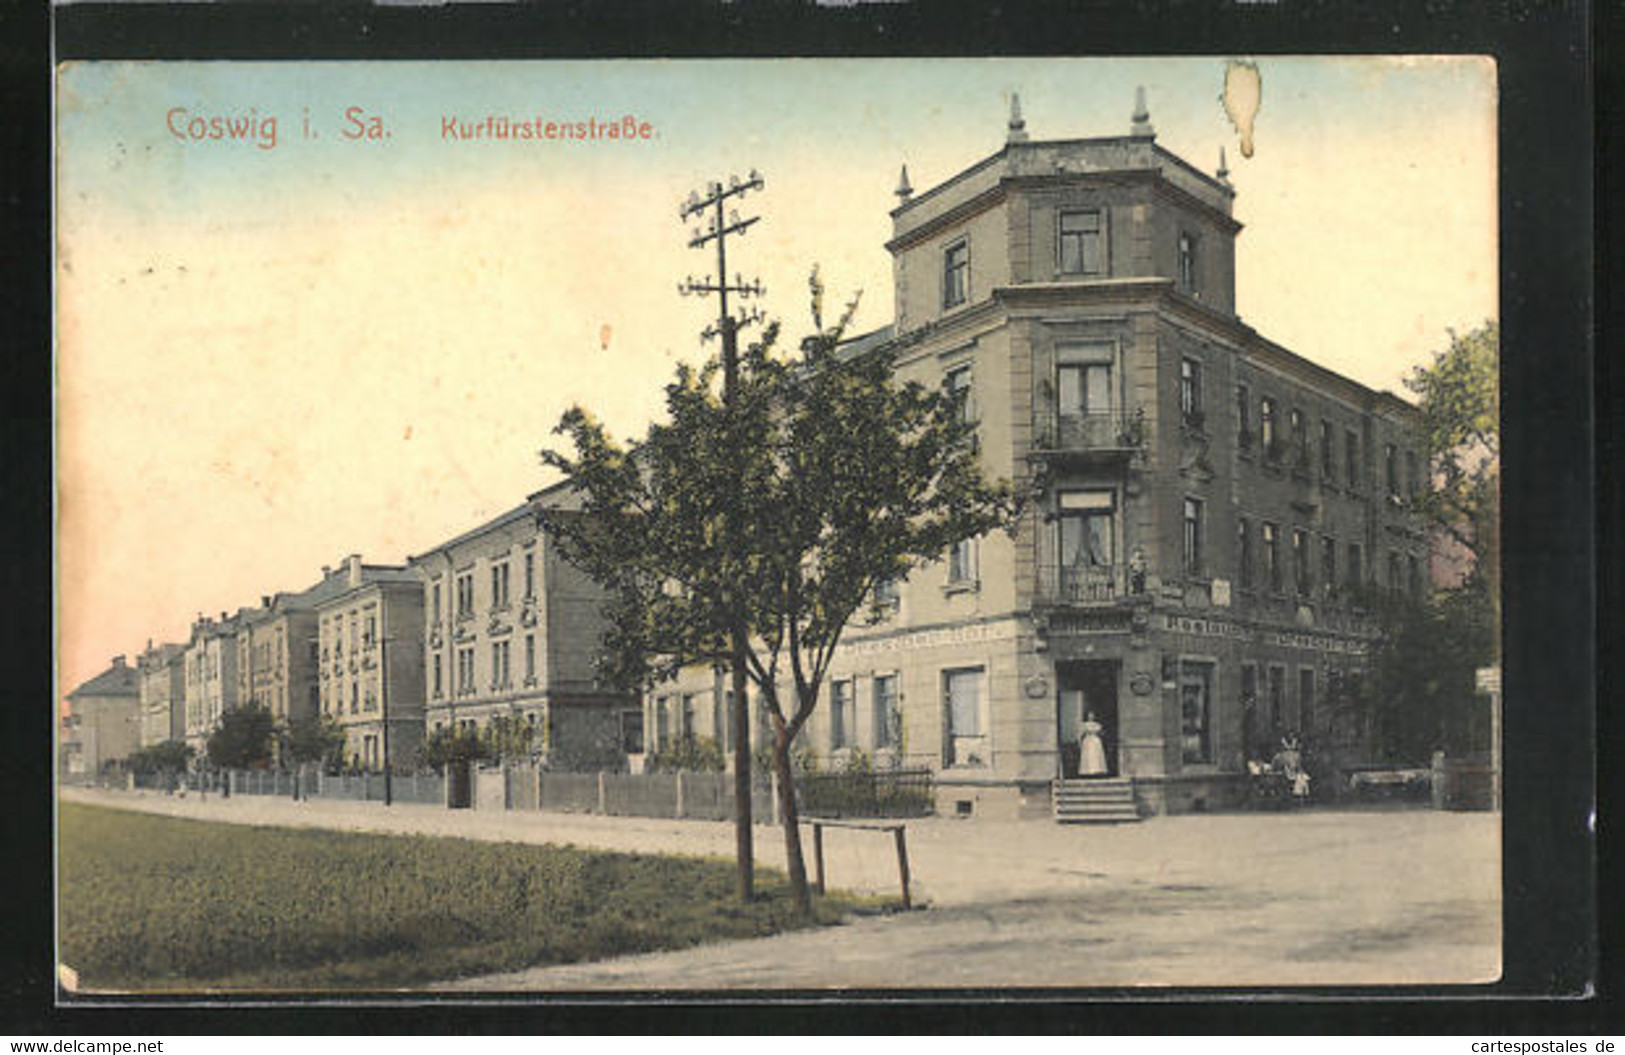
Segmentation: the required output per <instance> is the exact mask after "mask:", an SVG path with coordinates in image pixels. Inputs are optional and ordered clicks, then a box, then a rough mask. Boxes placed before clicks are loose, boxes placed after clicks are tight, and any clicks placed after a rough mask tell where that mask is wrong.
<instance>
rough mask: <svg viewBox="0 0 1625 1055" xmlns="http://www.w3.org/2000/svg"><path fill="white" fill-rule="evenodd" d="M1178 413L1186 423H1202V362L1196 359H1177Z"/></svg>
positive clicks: (1197, 424) (1198, 424)
mask: <svg viewBox="0 0 1625 1055" xmlns="http://www.w3.org/2000/svg"><path fill="white" fill-rule="evenodd" d="M1179 414H1180V417H1182V418H1184V420H1185V423H1186V424H1187V425H1196V426H1200V425H1201V424H1202V363H1201V361H1200V360H1197V359H1188V358H1187V359H1181V360H1180V361H1179Z"/></svg>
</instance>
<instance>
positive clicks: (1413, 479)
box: [1405, 451, 1422, 499]
mask: <svg viewBox="0 0 1625 1055" xmlns="http://www.w3.org/2000/svg"><path fill="white" fill-rule="evenodd" d="M1405 484H1406V493H1407V494H1409V495H1410V496H1411V497H1412V498H1413V499H1414V498H1420V497H1421V495H1422V475H1421V470H1420V469H1419V468H1418V466H1417V460H1416V452H1415V451H1406V452H1405Z"/></svg>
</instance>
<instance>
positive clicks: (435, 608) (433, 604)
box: [429, 582, 440, 626]
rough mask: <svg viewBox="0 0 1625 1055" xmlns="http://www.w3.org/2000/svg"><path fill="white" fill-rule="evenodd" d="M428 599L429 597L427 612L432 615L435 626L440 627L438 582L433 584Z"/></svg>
mask: <svg viewBox="0 0 1625 1055" xmlns="http://www.w3.org/2000/svg"><path fill="white" fill-rule="evenodd" d="M430 597H431V600H430V602H429V610H430V612H431V613H432V615H433V619H434V622H435V625H436V626H438V625H440V583H439V582H436V583H435V584H434V587H433V589H431V590H430Z"/></svg>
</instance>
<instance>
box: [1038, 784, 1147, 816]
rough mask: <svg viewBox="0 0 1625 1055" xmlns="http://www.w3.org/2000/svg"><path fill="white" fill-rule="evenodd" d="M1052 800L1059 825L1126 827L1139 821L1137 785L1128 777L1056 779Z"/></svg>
mask: <svg viewBox="0 0 1625 1055" xmlns="http://www.w3.org/2000/svg"><path fill="white" fill-rule="evenodd" d="M1050 801H1051V803H1052V806H1053V810H1054V814H1055V820H1056V822H1057V823H1059V824H1125V823H1131V822H1134V821H1138V820H1139V819H1140V811H1139V808H1138V807H1137V806H1136V805H1135V804H1134V782H1133V781H1131V780H1129V779H1128V778H1127V777H1102V778H1099V779H1096V780H1057V781H1056V782H1055V783H1054V784H1053V785H1052V786H1051V789H1050Z"/></svg>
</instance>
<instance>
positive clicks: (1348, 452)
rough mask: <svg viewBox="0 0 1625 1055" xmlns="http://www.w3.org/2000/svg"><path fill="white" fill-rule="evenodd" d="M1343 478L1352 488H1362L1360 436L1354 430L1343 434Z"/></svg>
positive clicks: (1345, 431)
mask: <svg viewBox="0 0 1625 1055" xmlns="http://www.w3.org/2000/svg"><path fill="white" fill-rule="evenodd" d="M1343 478H1344V479H1345V480H1346V481H1347V482H1348V485H1349V486H1350V487H1359V486H1360V434H1359V433H1358V432H1355V431H1354V430H1353V429H1346V430H1344V432H1343Z"/></svg>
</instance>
